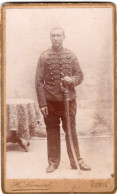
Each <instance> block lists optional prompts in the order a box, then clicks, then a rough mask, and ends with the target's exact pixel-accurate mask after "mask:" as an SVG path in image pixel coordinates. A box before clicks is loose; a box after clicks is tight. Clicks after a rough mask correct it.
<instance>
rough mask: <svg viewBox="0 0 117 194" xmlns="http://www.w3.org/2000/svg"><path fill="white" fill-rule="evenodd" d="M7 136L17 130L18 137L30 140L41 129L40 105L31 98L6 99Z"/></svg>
mask: <svg viewBox="0 0 117 194" xmlns="http://www.w3.org/2000/svg"><path fill="white" fill-rule="evenodd" d="M6 114H7V115H6V122H7V123H6V126H7V137H8V136H10V134H11V132H12V131H16V133H17V135H18V137H21V138H24V139H26V140H29V139H30V138H31V137H32V136H35V135H36V131H38V130H39V129H38V128H39V125H38V121H39V120H40V112H39V108H38V105H37V104H36V103H35V102H34V101H33V100H30V99H25V98H24V99H22V98H17V99H16V98H14V99H13V98H12V99H7V100H6Z"/></svg>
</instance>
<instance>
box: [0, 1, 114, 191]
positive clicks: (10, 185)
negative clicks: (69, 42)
mask: <svg viewBox="0 0 117 194" xmlns="http://www.w3.org/2000/svg"><path fill="white" fill-rule="evenodd" d="M68 7H69V8H106V7H108V8H112V11H113V61H114V62H113V63H114V64H113V65H114V68H113V69H114V78H113V85H114V110H113V111H114V156H113V157H114V166H116V165H117V162H116V160H115V158H116V155H117V152H116V150H115V147H116V145H117V144H116V141H115V140H116V126H117V125H116V100H117V98H116V58H115V57H116V44H115V43H116V6H115V5H114V4H113V3H76V2H74V3H70V2H69V3H62V2H60V3H49V2H48V3H6V4H3V5H2V8H1V44H2V46H1V53H2V58H1V62H2V65H1V76H2V78H1V81H2V84H1V86H2V89H1V98H2V99H1V113H2V114H1V129H2V130H1V158H2V160H1V177H2V179H1V183H2V191H3V192H4V193H9V194H10V193H47V192H48V193H52V192H54V193H55V192H56V193H57V192H60V193H62V192H67V193H69V192H72V193H73V192H88V193H89V192H91V193H92V192H95V193H100V192H103V193H114V192H115V190H116V185H117V179H116V176H115V177H112V178H109V179H6V174H5V173H6V165H5V164H6V157H5V152H6V132H5V131H6V130H5V129H6V116H5V115H6V110H5V109H6V108H5V101H6V91H5V89H6V81H5V80H6V75H5V71H6V61H5V56H6V9H16V8H18V9H23V8H26V9H28V8H33V9H34V8H68ZM116 174H117V169H116V168H115V175H116ZM92 181H95V182H100V183H101V184H102V185H103V186H102V187H93V186H92ZM24 183H27V184H28V183H31V184H32V186H31V187H30V189H28V190H27V189H26V188H24V187H23V185H24ZM16 184H19V185H21V186H20V189H15V186H14V185H16Z"/></svg>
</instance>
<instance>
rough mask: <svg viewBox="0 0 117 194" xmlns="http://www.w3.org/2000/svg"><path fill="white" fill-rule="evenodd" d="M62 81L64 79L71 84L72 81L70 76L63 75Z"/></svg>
mask: <svg viewBox="0 0 117 194" xmlns="http://www.w3.org/2000/svg"><path fill="white" fill-rule="evenodd" d="M63 81H64V82H65V83H67V84H71V83H72V78H71V77H69V76H65V77H64V78H63Z"/></svg>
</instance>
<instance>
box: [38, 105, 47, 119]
mask: <svg viewBox="0 0 117 194" xmlns="http://www.w3.org/2000/svg"><path fill="white" fill-rule="evenodd" d="M40 110H41V113H42V114H43V116H44V117H47V115H48V107H47V106H44V107H42V108H40Z"/></svg>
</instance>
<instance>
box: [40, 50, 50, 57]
mask: <svg viewBox="0 0 117 194" xmlns="http://www.w3.org/2000/svg"><path fill="white" fill-rule="evenodd" d="M50 50H51V49H48V50H45V51H44V52H42V53H41V56H46V55H48V54H49V53H50Z"/></svg>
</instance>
